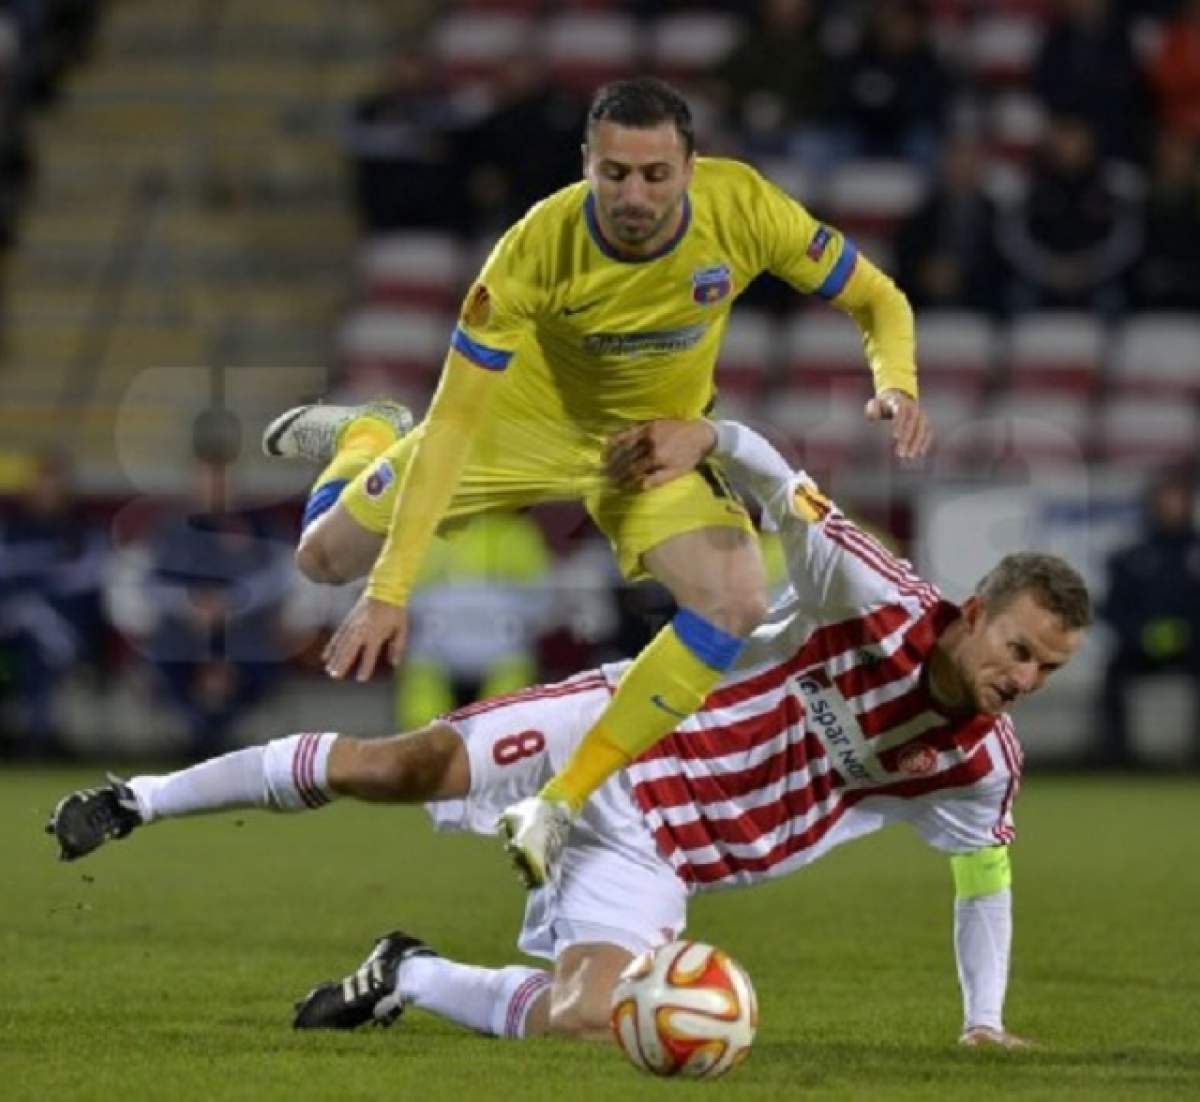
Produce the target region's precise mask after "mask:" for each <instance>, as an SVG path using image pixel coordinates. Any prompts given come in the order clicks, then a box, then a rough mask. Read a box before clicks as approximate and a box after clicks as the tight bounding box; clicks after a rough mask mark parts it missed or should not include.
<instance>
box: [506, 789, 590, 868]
mask: <svg viewBox="0 0 1200 1102" xmlns="http://www.w3.org/2000/svg"><path fill="white" fill-rule="evenodd" d="M574 818H575V816H574V815H573V814H572V812H571V809H570V808H569V807H568V806H567V805H566V804H563V803H557V802H556V801H554V800H544V799H542V797H541V796H530V797H529V798H528V799H525V800H520V801H518V802H517V803H515V804H513V805H512V806H511V807H508V808H505V810H504V812H503V813H502V814H501V816H500V821H499V823H498V824H497V826H498V827H499V830H500V834H501V835H502V836H503V838H504V848H505V850H506V851H507V852H508V855H509V857H510V858H512V863H513V865H514V866H515V867H516V870H517V873H518V875H519V876H520V877H521V879H522V880H523V881H524V882H525V887H527V888H540V887H543V886H544V885H546V884H548V883H549V882H550V881H551V880H552V879H554V876H555V875H556V874H557V872H558V865H559V862H560V861H561V859H562V854H563V850H564V849H566V847H567V835H568V834H570V832H571V822H572V821H573V820H574Z"/></svg>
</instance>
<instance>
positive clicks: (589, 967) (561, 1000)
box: [539, 944, 633, 1041]
mask: <svg viewBox="0 0 1200 1102" xmlns="http://www.w3.org/2000/svg"><path fill="white" fill-rule="evenodd" d="M631 960H633V954H632V953H630V952H629V951H628V950H627V949H622V948H621V947H620V946H619V945H603V944H595V945H572V946H571V947H570V948H569V949H567V950H565V951H564V952H563V954H562V955H561V956H560V957H559V958H558V960H557V961H555V964H554V983H553V985H552V986H551V988H550V991H549V997H548V998H547V1000H546V1007H545V1021H544V1027H545V1031H546V1032H548V1033H554V1034H557V1035H559V1036H562V1037H577V1038H579V1039H580V1040H585V1041H608V1040H610V1039H611V1038H612V1031H611V1027H610V1025H609V1018H610V1016H611V1012H612V1011H611V1005H612V993H613V988H614V987H616V985H617V978H618V977H619V976H620V975H621V973H622V972H623V971H624V970H625V966H626V965H627V964H628V963H629V962H630V961H631ZM539 1024H541V1023H539Z"/></svg>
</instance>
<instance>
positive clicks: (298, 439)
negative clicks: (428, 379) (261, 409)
mask: <svg viewBox="0 0 1200 1102" xmlns="http://www.w3.org/2000/svg"><path fill="white" fill-rule="evenodd" d="M359 417H373V418H375V419H376V420H377V421H384V422H386V423H387V424H389V425H391V427H392V428H393V429H395V431H396V435H397V436H398V437H399V436H404V435H406V434H407V433H408V432H409V430H411V429H412V426H413V417H412V413H411V412H410V411H409V409H408V407H407V406H402V405H401V404H400V403H399V402H393V401H390V400H389V399H387V398H381V399H378V400H377V401H374V402H366V403H364V404H363V405H361V406H325V405H321V403H319V402H311V403H309V404H308V405H305V406H293V407H292V408H291V409H289V410H288V411H287V412H286V413H281V414H280V415H279V416H278V417H276V418H275V420H274V421H272V422H271V423H270V424H269V425H268V426H267V428H266V431H264V432H263V438H262V446H263V451H264V452H265V453H266V454H267V455H269V456H272V457H274V458H276V459H307V460H310V461H311V462H313V463H328V462H329V460H331V459H332V458H333V454H334V452H336V451H337V442H338V436H339V434H340V433H341V431H342V429H344V428H345V427H346V426H347V425H348V424H350V422H351V421H354V420H356V419H357V418H359Z"/></svg>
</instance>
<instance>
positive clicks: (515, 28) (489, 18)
mask: <svg viewBox="0 0 1200 1102" xmlns="http://www.w3.org/2000/svg"><path fill="white" fill-rule="evenodd" d="M535 38H536V24H535V23H534V22H533V20H531V19H529V18H527V17H525V16H522V15H517V14H514V13H512V12H478V11H464V12H454V13H452V14H450V15H448V16H447V17H446V18H445V19H443V20H442V21H441V22H440V23H439V24H438V25H437V26H436V27H435V28H434V32H433V56H434V59H435V61H436V62H437V65H438V67H439V70H440V71H441V73H442V74H443V75H444V76H445V78H446V79H447V80H448V81H450V82H451V83H452V84H470V83H474V82H480V81H487V80H489V79H490V78H491V77H492V76H493V75H494V73H495V71H496V70H497V69H498V68H499V67H500V66H502V65H504V64H505V62H507V61H508V59H509V58H510V57H513V56H514V55H515V54H517V53H519V52H521V51H522V50H528V49H529V47H530V43H531V42H532V41H533V40H534V39H535Z"/></svg>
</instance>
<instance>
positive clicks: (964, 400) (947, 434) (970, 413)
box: [921, 369, 980, 466]
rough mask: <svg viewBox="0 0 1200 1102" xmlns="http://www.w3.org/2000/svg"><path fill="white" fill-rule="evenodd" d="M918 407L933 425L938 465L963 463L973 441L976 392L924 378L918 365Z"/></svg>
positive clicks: (976, 411) (975, 430)
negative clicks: (928, 382)
mask: <svg viewBox="0 0 1200 1102" xmlns="http://www.w3.org/2000/svg"><path fill="white" fill-rule="evenodd" d="M922 380H923V381H922V384H921V409H923V410H924V411H925V415H926V416H927V417H928V418H929V423H930V424H931V425H932V426H933V435H934V452H933V454H934V456H935V457H936V458H937V460H938V463H939V464H940V465H942V466H945V465H947V464H949V465H952V466H957V465H960V464H963V463H965V462H966V461H967V460H969V458H970V457H971V455H973V454H974V451H975V447H976V444H977V436H978V425H977V424H976V421H977V419H978V417H979V409H980V402H979V396H978V395H976V394H973V393H970V392H968V391H966V390H963V389H961V388H958V387H944V386H940V385H938V384H936V383H934V384H927V383H926V382H925V381H924V370H923V369H922Z"/></svg>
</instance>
